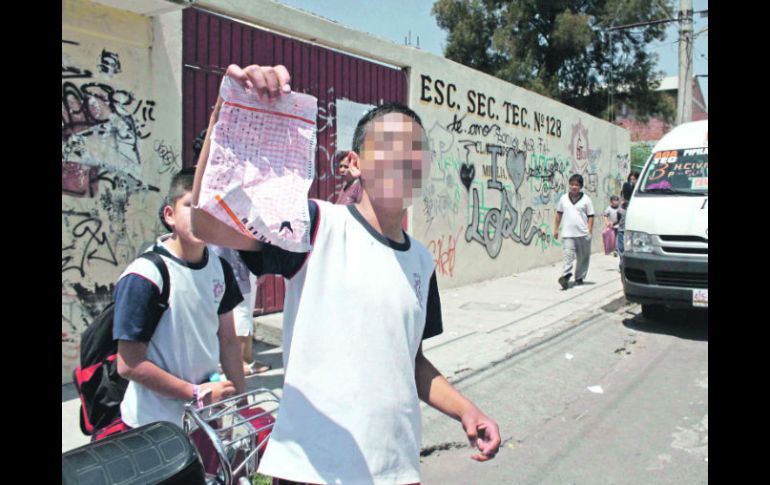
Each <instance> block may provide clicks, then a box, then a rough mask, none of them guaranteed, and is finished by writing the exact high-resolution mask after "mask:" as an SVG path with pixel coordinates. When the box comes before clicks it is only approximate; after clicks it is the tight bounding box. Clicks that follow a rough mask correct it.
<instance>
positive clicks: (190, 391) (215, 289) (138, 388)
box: [100, 170, 246, 438]
mask: <svg viewBox="0 0 770 485" xmlns="http://www.w3.org/2000/svg"><path fill="white" fill-rule="evenodd" d="M192 186H193V174H192V173H190V172H189V171H184V170H183V171H182V172H180V173H179V174H177V175H176V176H174V178H173V179H172V181H171V186H170V189H169V195H168V198H167V200H166V205H165V206H164V207H163V209H162V218H163V221H164V225H166V226H167V227H170V228H171V231H172V232H171V234H167V235H164V236H161V237H160V238H159V239H158V241H157V242H156V244H155V246H154V247H153V248H152V249H151V251H154V252H156V253H158V254H159V255H160V256H161V257H162V259H163V262H164V263H165V266H166V268H167V271H168V278H169V291H168V309H167V310H166V311H165V312H163V314H162V315H161V316H160V318H159V319H158V317H157V311H158V310H157V308H158V302H159V300H160V298H161V294H162V291H163V288H162V286H163V277H162V276H161V272H160V271H159V268H158V267H157V266H156V265H155V264H153V263H152V262H151V261H149V260H147V259H145V258H138V259H136V260H135V261H134V262H132V263H131V264H130V265H129V266H128V267H127V268H126V270H125V271H124V272H123V274H122V275H121V277H120V278H119V280H118V282H117V285H116V287H115V306H114V318H113V337H114V339H115V340H117V342H118V350H117V369H118V373H119V374H120V375H121V376H122V377H124V378H126V379H127V380H128V381H129V384H128V387H127V389H126V392H125V395H124V397H123V401H122V403H121V406H120V412H121V419H122V421H121V422H120V423H119V424H120V426H118V427H117V428H116V429H114V430H113V432H117V431H121V429H120V428H121V427H122V428H123V429H126V428H134V427H137V426H142V425H144V424H148V423H150V422H153V421H170V422H172V423H175V424H177V425H179V426H182V418H183V415H184V406H185V404H186V403H187V402H188V401H190V400H192V399H197V401H198V405H199V406H203V405H206V404H209V403H211V402H215V401H219V400H221V399H224V398H227V397H229V396H232V395H234V394H236V393H237V394H240V393H243V392H245V390H246V388H245V381H244V376H243V366H242V363H241V352H240V346H239V343H238V340H237V338H236V335H235V328H234V323H233V312H232V310H233V308H234V307H235V306H236V305H237V304H238V303H240V302H241V300H242V299H243V297H242V296H241V292H240V290H239V289H238V284H237V282H236V281H235V277H234V276H233V271H232V269H231V268H230V265H229V264H228V263H227V262H226V261H224V260H222V259H221V258H219V257H217V256H216V255H214V254H213V253H212V252H211V251H209V250H208V248H207V247H206V243H205V242H203V241H202V240H200V239H198V238H196V237H195V236H194V235H193V233H192V230H191V227H190V226H191V221H190V210H191V202H192ZM220 363H221V366H222V369H223V371H224V373H225V374H226V375H227V378H228V380H225V381H219V382H209V378H210V376H211V375H212V374H214V373H216V372H218V366H219V364H220ZM113 428H115V427H113ZM101 437H104V436H100V438H101Z"/></svg>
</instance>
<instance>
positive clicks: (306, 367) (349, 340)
mask: <svg viewBox="0 0 770 485" xmlns="http://www.w3.org/2000/svg"><path fill="white" fill-rule="evenodd" d="M318 207H319V210H318V221H319V222H318V227H317V233H316V235H315V239H314V243H313V249H312V251H311V252H310V253H309V254H308V256H307V259H306V260H305V263H304V264H303V266H302V267H301V269H300V270H299V271H298V272H297V273H296V274H295V275H294V276H293V277H292V278H290V279H288V280H287V283H286V299H285V302H284V323H283V345H284V352H283V363H284V368H285V371H286V373H285V379H284V387H283V397H282V398H281V406H280V409H279V411H278V417H277V420H276V424H275V428H274V429H273V432H272V434H271V436H270V440H269V442H268V445H267V448H266V451H265V455H264V456H263V458H262V460H261V461H260V465H259V472H260V473H263V474H265V475H269V476H274V477H279V478H285V479H288V480H294V481H298V482H309V483H319V484H322V483H340V484H352V485H358V484H361V485H363V484H382V485H398V484H407V483H415V482H419V481H420V456H419V455H420V443H421V433H422V429H421V417H420V406H419V398H418V395H417V386H416V384H415V377H414V373H415V357H416V355H417V350H418V348H419V346H420V343H421V341H422V338H423V330H424V328H425V325H426V323H425V322H426V315H427V314H428V311H427V309H428V307H429V306H430V305H429V304H428V301H429V299H428V293H429V286H430V281H431V276H432V275H433V273H434V263H433V258H432V256H431V254H430V252H429V251H428V250H427V249H426V248H425V246H423V245H422V244H420V243H419V242H417V241H415V240H414V239H411V238H408V237H407V240H406V243H404V244H403V245H399V244H397V243H394V242H393V241H390V240H388V239H386V238H384V237H383V236H382V235H381V234H379V233H376V231H374V229H372V228H371V226H369V225H368V224H366V223H365V221H364V222H362V220H363V217H362V216H361V215H360V213H358V212H357V211H356V210H355V208H354V206H342V205H332V204H329V203H326V202H318ZM306 288H307V290H306V291H304V293H303V289H306ZM431 313H432V312H431Z"/></svg>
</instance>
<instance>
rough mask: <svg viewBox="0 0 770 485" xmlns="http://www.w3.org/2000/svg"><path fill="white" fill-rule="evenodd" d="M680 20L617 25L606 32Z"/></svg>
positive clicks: (706, 11) (672, 19) (672, 20)
mask: <svg viewBox="0 0 770 485" xmlns="http://www.w3.org/2000/svg"><path fill="white" fill-rule="evenodd" d="M704 12H705V13H708V10H699V11H697V12H693V14H696V13H701V14H702V13H704ZM680 20H681V19H680V18H678V17H677V18H671V19H660V20H650V21H649V22H637V23H635V24H626V25H618V26H616V27H610V28H608V29H607V30H609V31H612V30H623V29H633V28H636V27H644V26H645V25H657V24H665V23H668V22H679V21H680Z"/></svg>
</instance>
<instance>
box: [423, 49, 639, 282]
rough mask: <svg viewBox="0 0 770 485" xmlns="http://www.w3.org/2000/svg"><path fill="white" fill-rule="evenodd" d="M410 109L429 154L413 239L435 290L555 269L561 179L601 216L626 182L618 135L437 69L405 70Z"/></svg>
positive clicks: (461, 71) (472, 75)
mask: <svg viewBox="0 0 770 485" xmlns="http://www.w3.org/2000/svg"><path fill="white" fill-rule="evenodd" d="M410 105H411V106H412V107H413V108H414V109H415V110H416V111H417V112H418V114H420V116H421V118H422V121H423V124H424V126H425V128H426V129H427V131H428V136H429V138H430V141H431V148H432V151H433V167H432V169H431V175H430V178H429V180H427V181H426V185H425V187H424V191H423V194H422V197H421V198H420V199H419V200H418V201H417V203H415V205H414V210H413V216H412V221H413V223H414V225H413V233H414V235H415V236H416V237H417V238H419V239H420V240H422V241H423V242H424V243H426V244H427V245H428V248H429V249H430V250H431V251H432V252H433V257H434V259H435V261H436V271H437V274H438V275H439V283H440V284H441V286H442V287H452V286H457V285H462V284H467V283H471V282H475V281H481V280H485V279H489V278H493V277H500V276H507V275H511V274H513V273H517V272H521V271H525V270H527V269H530V268H533V267H537V266H542V265H544V264H547V263H550V262H555V261H560V260H561V256H562V253H561V247H560V246H561V244H560V241H555V240H553V229H554V228H553V224H554V218H555V209H554V208H555V205H556V201H557V200H558V198H559V197H560V196H561V195H563V194H564V193H565V192H566V191H567V188H568V185H569V183H568V180H569V177H570V176H571V175H572V174H573V173H579V174H581V175H583V178H584V180H585V187H584V190H585V192H586V193H587V194H588V195H589V196H590V197H591V199H592V201H593V203H594V208H595V210H596V211H597V214H599V213H600V212H601V211H602V210H604V208H605V207H606V206H607V205H608V204H609V197H610V195H612V194H619V193H620V187H621V185H622V182H623V181H624V179H625V177H626V176H627V174H628V170H629V158H628V154H629V133H628V132H627V131H626V130H623V129H621V128H618V127H616V126H613V125H612V124H610V123H607V122H605V121H602V120H600V119H597V118H594V117H592V116H590V115H587V114H586V113H582V112H580V111H577V110H575V109H573V108H570V107H568V106H565V105H563V104H561V103H558V102H555V101H553V100H551V99H548V98H545V97H543V96H540V95H538V94H534V93H531V92H528V91H526V90H524V89H521V88H519V87H517V86H514V85H512V84H509V83H506V82H503V81H501V80H499V79H496V78H493V77H491V76H487V75H484V74H480V73H478V72H476V71H474V70H472V69H468V68H466V67H464V66H460V65H457V64H455V63H452V62H450V61H447V60H445V59H441V58H438V57H435V56H431V58H430V59H425V61H424V62H421V63H420V64H418V65H415V66H413V67H412V69H411V75H410ZM598 219H600V218H598ZM601 230H602V228H601V223H600V222H599V221H598V220H597V223H596V224H595V226H594V249H595V250H598V249H599V248H600V247H601ZM554 274H556V273H554Z"/></svg>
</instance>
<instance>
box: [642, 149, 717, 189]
mask: <svg viewBox="0 0 770 485" xmlns="http://www.w3.org/2000/svg"><path fill="white" fill-rule="evenodd" d="M708 151H709V149H708V147H704V148H691V149H687V150H667V151H661V152H656V153H654V154H653V155H652V160H651V161H650V164H649V165H648V166H647V169H646V171H645V172H644V174H643V175H642V185H641V187H640V189H639V193H660V194H708V190H709V162H708V157H709V153H708Z"/></svg>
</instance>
